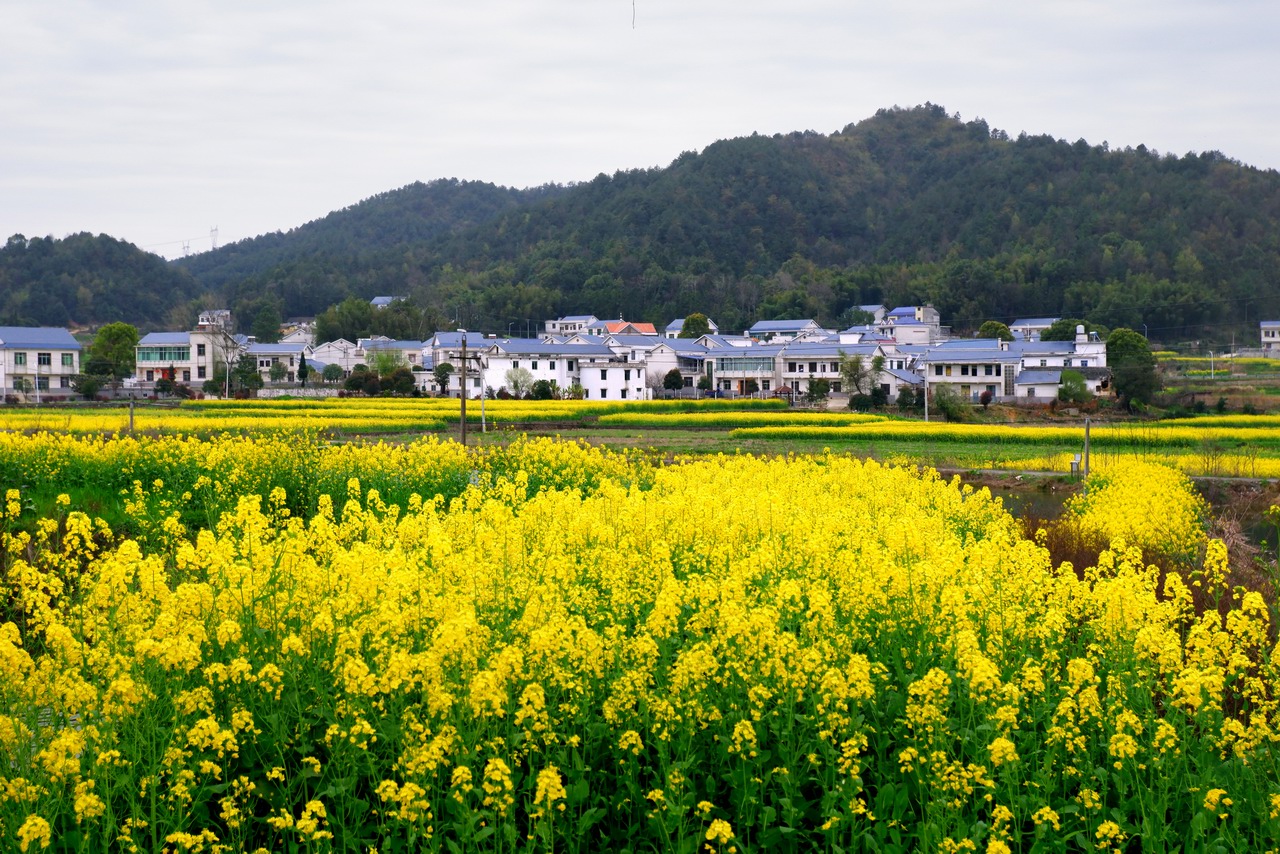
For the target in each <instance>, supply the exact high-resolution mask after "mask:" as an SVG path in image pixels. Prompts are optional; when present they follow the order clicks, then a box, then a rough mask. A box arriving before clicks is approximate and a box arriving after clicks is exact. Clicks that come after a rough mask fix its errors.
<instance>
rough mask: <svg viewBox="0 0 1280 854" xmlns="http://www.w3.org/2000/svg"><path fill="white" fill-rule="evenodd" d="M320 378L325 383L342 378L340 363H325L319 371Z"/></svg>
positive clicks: (334, 381)
mask: <svg viewBox="0 0 1280 854" xmlns="http://www.w3.org/2000/svg"><path fill="white" fill-rule="evenodd" d="M320 379H322V380H324V381H325V382H327V383H336V382H337V381H338V380H340V379H342V365H339V364H328V365H325V366H324V370H323V371H321V373H320Z"/></svg>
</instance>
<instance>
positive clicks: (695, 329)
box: [680, 311, 711, 338]
mask: <svg viewBox="0 0 1280 854" xmlns="http://www.w3.org/2000/svg"><path fill="white" fill-rule="evenodd" d="M710 332H711V321H710V320H708V319H707V316H706V315H705V314H703V313H702V312H700V311H695V312H694V313H693V314H691V315H689V316H688V317H686V318H685V319H684V323H683V324H682V325H681V326H680V337H681V338H701V337H702V336H703V335H707V334H709V333H710Z"/></svg>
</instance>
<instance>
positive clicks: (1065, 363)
mask: <svg viewBox="0 0 1280 854" xmlns="http://www.w3.org/2000/svg"><path fill="white" fill-rule="evenodd" d="M1062 367H1064V368H1069V367H1071V360H1070V359H1064V360H1063V362H1062Z"/></svg>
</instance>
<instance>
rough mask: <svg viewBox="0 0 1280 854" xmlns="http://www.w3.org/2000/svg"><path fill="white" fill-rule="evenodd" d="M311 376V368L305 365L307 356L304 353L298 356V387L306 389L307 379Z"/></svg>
mask: <svg viewBox="0 0 1280 854" xmlns="http://www.w3.org/2000/svg"><path fill="white" fill-rule="evenodd" d="M310 375H311V366H310V365H308V364H307V355H306V354H305V353H303V354H301V355H300V356H299V361H298V385H299V386H301V387H302V388H306V387H307V377H308V376H310Z"/></svg>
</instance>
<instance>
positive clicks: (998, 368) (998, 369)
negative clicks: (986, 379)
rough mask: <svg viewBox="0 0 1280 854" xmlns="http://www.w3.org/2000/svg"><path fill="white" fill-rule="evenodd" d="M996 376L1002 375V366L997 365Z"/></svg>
mask: <svg viewBox="0 0 1280 854" xmlns="http://www.w3.org/2000/svg"><path fill="white" fill-rule="evenodd" d="M996 376H1000V366H999V365H996Z"/></svg>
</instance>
